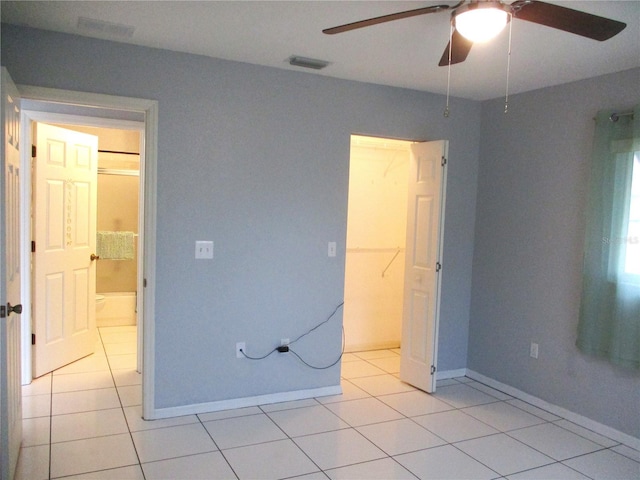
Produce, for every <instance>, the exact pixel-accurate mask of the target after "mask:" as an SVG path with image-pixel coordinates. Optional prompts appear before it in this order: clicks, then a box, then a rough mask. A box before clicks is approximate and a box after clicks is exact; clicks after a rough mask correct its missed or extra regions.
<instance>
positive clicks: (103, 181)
mask: <svg viewBox="0 0 640 480" xmlns="http://www.w3.org/2000/svg"><path fill="white" fill-rule="evenodd" d="M27 113H28V114H30V122H29V125H30V126H32V127H33V128H32V130H30V131H31V132H34V135H33V137H34V140H35V137H36V135H35V132H36V131H37V130H38V127H41V129H44V127H45V126H50V127H51V128H54V129H57V130H58V131H61V132H68V133H69V134H70V135H80V136H82V135H85V136H86V137H88V138H89V137H91V138H95V139H96V142H97V147H96V150H97V151H96V160H97V162H96V166H95V167H94V170H93V176H94V180H93V181H92V182H94V183H93V184H91V185H93V187H94V188H95V190H96V193H97V195H96V201H97V208H95V209H94V211H95V213H97V215H95V214H94V215H95V217H94V219H93V221H92V222H87V225H91V229H92V231H91V234H90V235H91V236H93V239H97V237H98V235H97V234H98V232H100V233H106V234H108V235H112V234H116V233H117V234H120V233H121V232H122V233H123V234H124V235H126V236H127V237H128V240H129V242H130V244H129V247H128V248H127V249H126V255H122V254H121V253H118V252H117V251H115V255H114V250H113V248H111V249H110V255H111V256H110V257H109V254H107V255H105V254H104V253H103V254H102V259H99V257H100V256H101V255H100V253H101V252H99V251H97V250H92V255H91V256H92V258H93V257H95V259H96V260H92V261H91V263H92V264H93V269H94V275H95V279H93V280H92V282H93V285H92V286H91V288H86V289H85V288H81V290H80V291H81V292H82V291H84V292H85V296H87V297H91V298H87V299H86V300H85V301H86V305H84V306H86V307H87V308H86V311H87V312H91V315H92V316H93V318H92V322H91V323H87V326H89V327H91V328H92V329H93V332H94V333H93V334H92V335H90V336H91V338H93V342H92V343H91V344H89V345H90V346H89V347H87V346H85V347H82V348H81V349H80V350H78V349H75V348H72V349H71V350H72V351H68V353H66V354H63V355H62V356H57V357H56V358H52V362H49V358H48V356H49V355H54V356H56V352H53V351H50V349H48V348H46V347H45V346H44V345H45V344H46V343H47V339H45V338H42V337H45V336H46V335H40V334H38V333H36V335H35V338H34V337H32V339H31V340H32V342H31V344H32V345H29V347H30V348H29V351H31V352H32V353H33V355H31V365H28V364H27V365H25V364H24V363H25V356H23V365H24V368H23V383H28V382H29V381H30V380H31V378H35V377H37V376H40V375H42V374H44V373H47V371H50V370H51V369H56V368H59V367H61V366H63V365H66V364H68V363H69V362H73V361H75V360H77V359H80V358H82V357H83V356H86V355H88V354H90V353H92V352H93V350H94V348H95V347H94V345H95V340H96V339H97V334H98V330H97V327H102V326H122V327H125V326H127V327H128V330H129V331H131V332H132V333H131V335H132V336H133V337H132V339H131V341H132V345H131V350H132V353H134V355H133V357H134V358H132V361H134V362H135V366H136V369H137V370H138V371H139V372H140V371H141V370H142V353H143V352H142V348H141V344H142V322H141V318H142V316H141V313H142V308H143V295H141V294H140V295H138V292H141V293H142V291H143V290H142V285H143V278H142V268H141V267H142V265H143V258H144V252H143V242H142V239H141V236H140V232H141V231H142V227H141V226H140V225H142V224H143V219H144V210H143V209H144V202H143V200H144V195H143V193H142V191H143V188H142V183H141V178H142V177H141V175H140V172H141V171H143V170H144V168H143V167H144V141H143V139H144V131H145V124H144V122H138V121H131V120H115V119H103V118H92V117H82V116H73V115H66V114H59V113H50V112H48V113H44V112H27ZM29 140H31V139H27V141H29ZM33 143H34V144H35V141H34V142H33ZM35 153H36V156H35V159H34V160H33V162H34V163H33V171H32V181H33V182H35V181H36V177H37V176H38V175H37V173H38V172H37V169H38V166H39V157H41V158H43V157H44V155H43V154H38V148H36V149H35ZM72 176H73V174H72V175H71V176H70V177H69V178H71V177H72ZM114 180H115V181H114ZM69 183H71V185H73V183H74V182H69V181H64V182H63V184H64V185H66V186H67V187H68V188H71V189H72V190H73V188H74V187H73V186H71V187H69ZM67 187H65V189H66V188H67ZM35 188H36V186H35V184H34V185H32V190H33V191H35ZM73 191H74V192H75V190H73ZM73 196H74V194H71V195H69V197H70V199H69V202H71V201H72V200H73ZM42 197H44V195H40V198H42ZM30 198H31V201H32V202H33V203H32V211H34V212H36V211H38V202H39V201H40V200H39V199H38V198H39V197H38V195H33V196H32V197H30ZM65 202H66V200H65ZM74 205H75V204H73V205H72V204H71V203H70V204H69V205H66V204H65V206H64V208H65V211H66V210H69V209H74V211H75V209H76V206H78V207H81V208H82V207H83V202H81V201H79V202H77V205H76V206H74ZM47 208H48V206H47V207H45V210H46V209H47ZM81 208H80V209H81ZM42 216H43V215H41V217H42ZM66 216H70V215H67V213H65V218H66ZM46 217H47V216H45V220H44V221H45V222H47V220H46ZM32 220H33V218H32ZM70 221H72V222H73V220H72V219H70ZM40 222H42V218H41V219H40ZM66 223H68V222H66ZM65 228H66V227H65ZM31 229H32V231H33V233H34V234H37V232H39V231H40V230H41V229H42V225H38V220H35V221H34V222H33V224H32V226H31ZM31 238H34V236H33V235H32V237H31ZM95 246H96V244H95V243H94V248H95ZM35 247H36V250H37V249H38V246H37V244H36V246H35ZM103 250H104V248H103ZM94 252H95V253H96V255H94V254H93V253H94ZM36 255H37V254H35V253H32V260H33V261H35V256H36ZM85 256H87V255H85ZM105 256H106V257H107V258H105ZM83 258H84V257H83ZM87 263H88V262H87ZM34 271H35V268H34V269H32V275H35V273H34ZM34 278H36V277H34ZM53 283H54V284H55V282H53ZM38 288H39V287H38V285H37V283H36V282H35V281H33V282H32V289H33V290H32V292H33V300H34V301H33V304H32V307H33V311H32V312H30V313H32V315H31V323H32V325H31V328H30V329H29V330H28V332H40V333H42V332H43V328H42V326H43V319H42V311H43V308H42V305H41V308H40V312H39V311H38V305H39V303H38V296H39V295H40V297H41V298H42V297H43V294H42V292H39V291H38ZM87 291H90V294H86V292H87ZM96 293H98V294H100V296H101V298H100V300H99V301H97V302H96V300H97V298H99V297H98V296H97V295H96ZM44 296H45V297H46V295H44ZM80 296H82V294H80ZM96 303H97V304H98V305H97V307H98V308H96ZM74 305H80V306H83V305H82V301H80V302H77V301H76V302H75V303H74ZM98 310H99V311H98ZM87 315H89V314H87ZM39 322H40V323H39ZM25 333H26V332H25ZM38 337H40V339H38ZM34 339H35V343H34V342H33V340H34ZM61 340H64V339H61ZM88 342H89V339H88V340H87V343H88ZM49 343H50V344H55V343H56V342H55V341H53V342H49ZM62 343H63V344H65V342H64V341H63V342H62ZM23 344H24V343H23ZM87 348H89V349H91V350H90V351H88V352H87V351H86V350H87ZM63 350H66V347H64V348H63ZM80 352H84V353H83V354H82V353H80ZM39 354H40V357H38V355H39ZM43 355H44V357H43ZM75 357H77V358H75ZM43 359H46V360H44V361H43ZM55 362H57V364H56V363H55ZM61 362H62V363H61ZM51 365H53V366H51ZM43 368H44V370H43Z"/></svg>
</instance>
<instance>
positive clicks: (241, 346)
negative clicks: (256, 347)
mask: <svg viewBox="0 0 640 480" xmlns="http://www.w3.org/2000/svg"><path fill="white" fill-rule="evenodd" d="M241 350H242V351H241ZM245 351H246V347H245V343H244V342H238V343H236V358H244V355H243V354H242V352H245Z"/></svg>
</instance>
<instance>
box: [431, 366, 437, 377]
mask: <svg viewBox="0 0 640 480" xmlns="http://www.w3.org/2000/svg"><path fill="white" fill-rule="evenodd" d="M434 373H436V366H435V365H431V375H433V374H434Z"/></svg>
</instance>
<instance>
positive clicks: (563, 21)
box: [511, 0, 627, 42]
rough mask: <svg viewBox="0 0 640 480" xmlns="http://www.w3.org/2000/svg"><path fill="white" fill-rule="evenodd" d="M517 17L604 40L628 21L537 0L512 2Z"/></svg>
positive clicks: (618, 30) (615, 33)
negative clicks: (624, 21)
mask: <svg viewBox="0 0 640 480" xmlns="http://www.w3.org/2000/svg"><path fill="white" fill-rule="evenodd" d="M511 9H512V12H513V15H514V17H515V18H519V19H520V20H526V21H528V22H533V23H538V24H540V25H545V26H547V27H551V28H557V29H558V30H563V31H565V32H569V33H575V34H576V35H581V36H583V37H587V38H592V39H593V40H599V41H601V42H602V41H604V40H608V39H609V38H611V37H613V36H615V35H617V34H618V33H620V32H621V31H622V30H624V28H625V27H626V26H627V24H626V23H623V22H618V21H617V20H611V19H609V18H605V17H599V16H598V15H592V14H590V13H585V12H581V11H579V10H574V9H572V8H566V7H560V6H558V5H552V4H550V3H545V2H538V1H535V0H517V1H516V2H513V3H512V4H511Z"/></svg>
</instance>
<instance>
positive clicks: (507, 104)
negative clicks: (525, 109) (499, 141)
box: [504, 14, 513, 115]
mask: <svg viewBox="0 0 640 480" xmlns="http://www.w3.org/2000/svg"><path fill="white" fill-rule="evenodd" d="M509 16H510V17H511V18H510V19H509V20H510V21H509V51H508V52H507V86H506V91H505V94H504V113H505V115H506V114H507V113H509V73H510V71H511V28H512V26H513V22H512V20H513V16H512V15H511V14H509Z"/></svg>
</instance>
